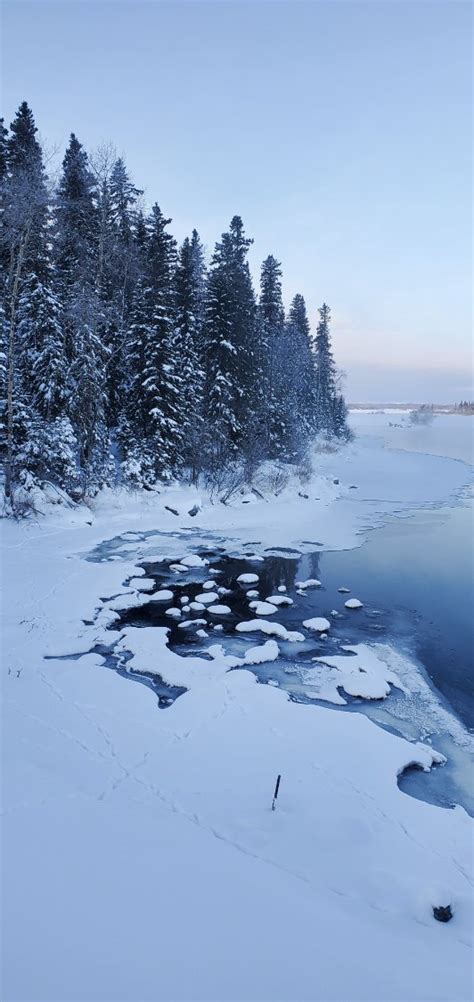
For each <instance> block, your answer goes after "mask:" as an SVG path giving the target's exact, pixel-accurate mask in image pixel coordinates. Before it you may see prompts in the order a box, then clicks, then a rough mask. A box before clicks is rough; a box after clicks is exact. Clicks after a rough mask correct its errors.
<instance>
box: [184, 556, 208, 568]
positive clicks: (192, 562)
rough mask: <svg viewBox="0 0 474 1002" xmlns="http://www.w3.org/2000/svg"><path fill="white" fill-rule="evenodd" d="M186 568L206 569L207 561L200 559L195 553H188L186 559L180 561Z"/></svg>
mask: <svg viewBox="0 0 474 1002" xmlns="http://www.w3.org/2000/svg"><path fill="white" fill-rule="evenodd" d="M180 563H181V564H184V565H185V566H186V567H207V565H208V563H209V561H208V560H206V559H205V557H200V556H199V555H198V554H197V553H189V554H188V556H187V557H183V558H182V560H180Z"/></svg>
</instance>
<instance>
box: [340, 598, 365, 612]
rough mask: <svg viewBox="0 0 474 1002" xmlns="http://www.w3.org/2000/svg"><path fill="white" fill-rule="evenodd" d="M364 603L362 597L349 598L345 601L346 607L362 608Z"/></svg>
mask: <svg viewBox="0 0 474 1002" xmlns="http://www.w3.org/2000/svg"><path fill="white" fill-rule="evenodd" d="M363 604H364V603H363V602H361V600H360V598H348V599H347V602H344V605H345V607H346V609H362V606H363Z"/></svg>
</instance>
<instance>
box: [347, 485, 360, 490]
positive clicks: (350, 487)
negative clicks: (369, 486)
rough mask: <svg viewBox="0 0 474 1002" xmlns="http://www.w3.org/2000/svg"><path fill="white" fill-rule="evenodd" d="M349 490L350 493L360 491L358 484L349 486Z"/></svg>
mask: <svg viewBox="0 0 474 1002" xmlns="http://www.w3.org/2000/svg"><path fill="white" fill-rule="evenodd" d="M349 490H350V491H358V490H359V488H358V486H357V484H349Z"/></svg>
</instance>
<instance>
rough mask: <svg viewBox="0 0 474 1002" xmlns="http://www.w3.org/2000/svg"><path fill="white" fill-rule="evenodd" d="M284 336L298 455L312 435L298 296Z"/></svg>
mask: <svg viewBox="0 0 474 1002" xmlns="http://www.w3.org/2000/svg"><path fill="white" fill-rule="evenodd" d="M287 332H288V339H289V344H288V359H289V377H290V386H291V391H290V395H291V400H292V410H293V415H294V432H293V439H294V448H295V450H296V452H297V453H300V454H301V452H302V451H304V450H305V448H306V446H307V444H308V442H309V441H310V439H311V438H312V436H313V435H314V434H315V431H316V425H315V392H316V373H315V362H314V354H313V350H312V343H311V333H310V325H309V320H308V315H307V312H306V303H305V300H304V297H303V296H302V295H301V293H297V294H296V296H295V297H294V299H293V300H292V303H291V305H290V309H289V312H288V323H287Z"/></svg>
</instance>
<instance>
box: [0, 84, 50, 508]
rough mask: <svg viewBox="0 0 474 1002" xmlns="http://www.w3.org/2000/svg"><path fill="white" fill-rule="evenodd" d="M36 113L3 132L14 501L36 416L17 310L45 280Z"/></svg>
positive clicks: (7, 416)
mask: <svg viewBox="0 0 474 1002" xmlns="http://www.w3.org/2000/svg"><path fill="white" fill-rule="evenodd" d="M36 132H37V129H36V125H35V122H34V118H33V115H32V112H31V110H30V108H29V107H28V105H27V104H26V102H25V101H24V102H23V103H22V104H21V105H20V107H19V109H18V112H17V114H16V117H15V119H14V121H13V122H12V124H11V127H10V135H9V137H8V139H7V138H6V135H5V130H4V129H3V131H2V157H3V163H4V182H3V185H2V217H3V219H2V222H3V241H4V242H3V246H2V258H4V259H6V257H7V256H8V259H9V267H8V275H7V276H5V280H4V299H5V315H6V316H5V320H6V322H5V323H4V325H3V339H4V342H5V352H4V354H5V355H6V364H5V370H6V371H5V379H4V386H5V388H4V392H3V394H2V395H3V404H2V419H1V421H2V426H3V427H4V429H5V435H4V441H3V445H2V447H3V449H4V451H5V496H6V498H7V501H8V503H11V502H12V497H13V489H14V482H15V479H16V478H17V477H18V475H19V470H20V466H21V463H20V460H19V455H20V451H21V447H22V445H23V443H24V442H25V440H26V438H27V436H28V429H29V428H30V427H31V425H32V422H33V418H34V413H33V410H32V407H33V401H32V399H31V397H30V395H29V393H28V386H27V385H26V384H25V380H24V379H22V378H21V375H22V371H23V373H24V372H25V371H26V365H25V363H26V359H24V358H22V357H21V346H20V345H19V343H18V337H17V326H18V317H17V313H18V305H19V299H20V296H21V293H22V287H23V283H24V281H25V276H26V275H30V274H31V275H34V276H36V277H37V278H38V280H41V278H42V277H43V275H44V262H45V254H44V248H45V241H46V228H47V209H48V192H47V188H46V179H45V172H44V167H43V158H42V152H41V147H40V145H39V143H38V141H37V139H36Z"/></svg>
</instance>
